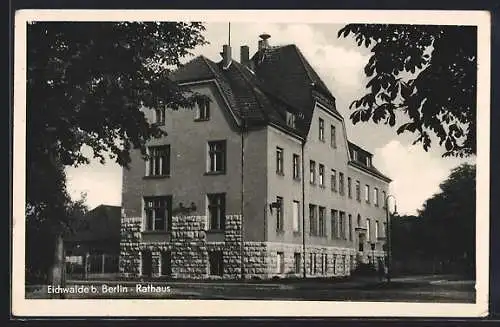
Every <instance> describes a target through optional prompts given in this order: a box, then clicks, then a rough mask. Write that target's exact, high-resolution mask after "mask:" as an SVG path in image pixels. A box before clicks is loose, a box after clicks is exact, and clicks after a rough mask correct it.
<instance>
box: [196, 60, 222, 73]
mask: <svg viewBox="0 0 500 327" xmlns="http://www.w3.org/2000/svg"><path fill="white" fill-rule="evenodd" d="M199 57H200V58H201V59H202V60H203V62H204V63H205V65H207V67H208V69H210V71H211V72H212V73H213V74H214V75H215V76H217V75H218V74H217V72H216V71H215V70H214V69H213V67H212V65H211V64H212V63H213V64H216V63H215V62H213V61H212V60H210V59H208V58H207V57H205V56H204V55H199Z"/></svg>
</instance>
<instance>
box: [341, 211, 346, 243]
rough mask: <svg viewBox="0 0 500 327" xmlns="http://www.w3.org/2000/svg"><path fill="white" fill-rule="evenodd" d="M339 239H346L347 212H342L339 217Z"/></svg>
mask: <svg viewBox="0 0 500 327" xmlns="http://www.w3.org/2000/svg"><path fill="white" fill-rule="evenodd" d="M339 237H340V239H342V240H345V239H346V234H345V212H344V211H341V212H340V216H339Z"/></svg>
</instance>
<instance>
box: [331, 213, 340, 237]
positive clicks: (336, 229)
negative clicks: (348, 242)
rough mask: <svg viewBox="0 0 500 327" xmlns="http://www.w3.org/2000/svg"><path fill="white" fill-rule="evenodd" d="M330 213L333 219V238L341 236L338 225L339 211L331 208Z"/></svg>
mask: <svg viewBox="0 0 500 327" xmlns="http://www.w3.org/2000/svg"><path fill="white" fill-rule="evenodd" d="M330 215H331V219H332V222H331V223H332V226H331V227H332V238H339V227H338V211H337V210H334V209H332V210H330Z"/></svg>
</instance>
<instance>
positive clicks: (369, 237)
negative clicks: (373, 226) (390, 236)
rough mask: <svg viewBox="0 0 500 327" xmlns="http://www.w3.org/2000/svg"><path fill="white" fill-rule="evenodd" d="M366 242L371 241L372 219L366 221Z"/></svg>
mask: <svg viewBox="0 0 500 327" xmlns="http://www.w3.org/2000/svg"><path fill="white" fill-rule="evenodd" d="M366 240H367V241H370V240H371V236H370V219H366Z"/></svg>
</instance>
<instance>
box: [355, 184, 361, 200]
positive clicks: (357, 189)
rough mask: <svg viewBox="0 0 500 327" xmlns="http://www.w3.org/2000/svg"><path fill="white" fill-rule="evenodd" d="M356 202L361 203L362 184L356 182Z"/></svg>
mask: <svg viewBox="0 0 500 327" xmlns="http://www.w3.org/2000/svg"><path fill="white" fill-rule="evenodd" d="M356 200H358V201H361V184H360V182H359V181H356Z"/></svg>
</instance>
